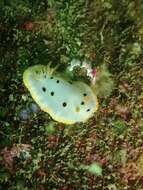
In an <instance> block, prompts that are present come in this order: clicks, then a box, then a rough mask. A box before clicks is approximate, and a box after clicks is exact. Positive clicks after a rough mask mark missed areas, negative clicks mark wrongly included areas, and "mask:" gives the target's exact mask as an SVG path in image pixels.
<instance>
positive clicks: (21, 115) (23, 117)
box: [19, 108, 30, 121]
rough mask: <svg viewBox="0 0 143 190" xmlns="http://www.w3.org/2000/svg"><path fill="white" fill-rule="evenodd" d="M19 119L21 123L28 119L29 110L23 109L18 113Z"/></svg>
mask: <svg viewBox="0 0 143 190" xmlns="http://www.w3.org/2000/svg"><path fill="white" fill-rule="evenodd" d="M19 118H20V119H21V120H23V121H26V120H29V119H30V110H29V109H28V108H23V109H21V110H20V112H19Z"/></svg>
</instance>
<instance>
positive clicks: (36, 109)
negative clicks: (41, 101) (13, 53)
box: [29, 103, 40, 113]
mask: <svg viewBox="0 0 143 190" xmlns="http://www.w3.org/2000/svg"><path fill="white" fill-rule="evenodd" d="M29 109H30V111H31V112H32V113H38V112H39V111H40V108H39V106H38V105H37V104H35V103H31V104H30V105H29Z"/></svg>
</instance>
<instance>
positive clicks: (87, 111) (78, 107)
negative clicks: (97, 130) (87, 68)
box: [23, 65, 98, 124]
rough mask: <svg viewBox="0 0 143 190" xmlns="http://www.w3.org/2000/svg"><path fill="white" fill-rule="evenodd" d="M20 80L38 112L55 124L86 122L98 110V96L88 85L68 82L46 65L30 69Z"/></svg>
mask: <svg viewBox="0 0 143 190" xmlns="http://www.w3.org/2000/svg"><path fill="white" fill-rule="evenodd" d="M23 81H24V84H25V86H26V87H27V88H28V90H29V91H30V94H31V96H32V97H33V99H34V100H35V102H36V103H37V104H38V105H39V106H40V108H41V110H43V111H45V112H47V113H48V114H49V115H50V116H51V117H52V118H53V119H54V120H56V121H58V122H61V123H65V124H74V123H77V122H86V121H87V120H88V119H89V118H90V117H91V116H92V115H93V114H94V112H96V110H97V108H98V100H97V97H96V95H95V93H94V92H93V90H92V88H91V87H90V86H89V85H87V84H86V83H84V82H81V81H71V80H68V79H67V78H64V77H63V75H62V74H60V73H58V72H56V71H55V69H52V68H50V67H48V66H44V65H35V66H32V67H29V68H28V69H27V70H26V71H25V72H24V74H23Z"/></svg>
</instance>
